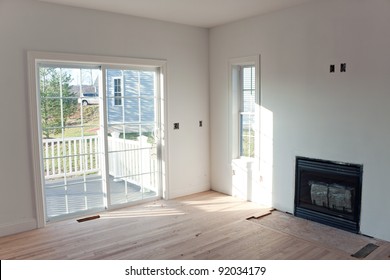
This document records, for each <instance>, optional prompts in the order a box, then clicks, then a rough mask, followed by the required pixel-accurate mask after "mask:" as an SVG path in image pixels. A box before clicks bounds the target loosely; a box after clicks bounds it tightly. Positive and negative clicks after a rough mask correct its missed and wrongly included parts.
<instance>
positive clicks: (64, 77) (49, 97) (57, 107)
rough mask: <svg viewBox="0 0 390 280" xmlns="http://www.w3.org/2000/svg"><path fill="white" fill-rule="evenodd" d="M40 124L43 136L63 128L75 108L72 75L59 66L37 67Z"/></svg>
mask: <svg viewBox="0 0 390 280" xmlns="http://www.w3.org/2000/svg"><path fill="white" fill-rule="evenodd" d="M39 77H40V79H39V80H40V87H39V88H40V95H41V124H42V131H43V135H44V137H45V138H50V135H51V134H57V133H60V132H61V131H62V128H64V129H65V127H64V124H65V123H66V121H67V119H68V118H69V116H71V115H72V114H74V113H75V112H76V110H77V97H76V96H75V94H74V93H72V92H71V90H70V89H71V86H70V82H71V81H72V76H71V75H70V74H69V73H67V72H66V71H63V70H62V69H60V68H54V67H41V68H39Z"/></svg>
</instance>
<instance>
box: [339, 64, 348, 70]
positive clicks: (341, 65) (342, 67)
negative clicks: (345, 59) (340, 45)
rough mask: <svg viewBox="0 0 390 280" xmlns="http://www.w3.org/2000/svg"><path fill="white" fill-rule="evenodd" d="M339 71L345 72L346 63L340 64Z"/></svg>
mask: <svg viewBox="0 0 390 280" xmlns="http://www.w3.org/2000/svg"><path fill="white" fill-rule="evenodd" d="M340 72H347V64H346V63H341V64H340Z"/></svg>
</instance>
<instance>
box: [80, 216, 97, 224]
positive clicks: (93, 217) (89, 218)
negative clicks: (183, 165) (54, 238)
mask: <svg viewBox="0 0 390 280" xmlns="http://www.w3.org/2000/svg"><path fill="white" fill-rule="evenodd" d="M99 218H100V216H99V215H96V216H90V217H86V218H82V219H78V220H77V221H78V222H79V223H82V222H86V221H90V220H95V219H99Z"/></svg>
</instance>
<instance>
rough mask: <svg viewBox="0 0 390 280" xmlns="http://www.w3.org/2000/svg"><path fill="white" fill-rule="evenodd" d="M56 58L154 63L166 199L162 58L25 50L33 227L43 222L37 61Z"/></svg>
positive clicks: (119, 64) (70, 61)
mask: <svg viewBox="0 0 390 280" xmlns="http://www.w3.org/2000/svg"><path fill="white" fill-rule="evenodd" d="M58 61H60V62H61V64H62V63H66V64H73V65H93V66H96V65H106V66H108V65H112V66H116V67H127V66H128V65H131V66H132V67H133V66H134V67H140V68H144V67H157V68H159V70H160V71H159V77H158V79H159V82H160V84H161V90H160V91H159V95H160V96H159V98H160V100H161V110H159V117H160V125H161V131H160V133H161V135H160V139H161V165H162V166H161V175H162V179H161V185H162V186H161V188H162V190H161V195H162V197H163V198H164V199H169V189H168V186H169V184H168V181H169V178H168V174H169V166H168V161H167V159H168V152H169V151H168V144H167V143H168V142H167V141H168V134H167V131H165V129H164V128H165V127H167V126H166V124H167V120H168V115H167V110H166V108H167V105H168V98H167V80H168V79H167V61H165V60H153V59H136V58H128V57H110V56H94V55H80V54H68V53H52V52H39V51H28V52H27V63H28V64H27V65H28V91H29V92H28V93H29V108H30V114H31V115H30V116H31V118H30V130H31V131H30V133H31V138H30V140H31V141H30V143H31V153H32V155H31V156H32V170H33V180H34V181H33V186H34V194H35V209H36V227H37V228H42V227H45V225H46V215H45V207H44V199H45V198H44V193H43V190H42V173H41V170H42V166H41V162H42V161H41V155H40V141H39V139H40V135H39V134H40V125H39V121H38V120H39V114H38V112H39V108H38V106H39V105H38V102H37V101H38V98H39V97H38V96H37V92H39V84H38V83H37V78H38V75H39V72H38V71H37V69H38V64H39V63H41V62H45V63H57V62H58Z"/></svg>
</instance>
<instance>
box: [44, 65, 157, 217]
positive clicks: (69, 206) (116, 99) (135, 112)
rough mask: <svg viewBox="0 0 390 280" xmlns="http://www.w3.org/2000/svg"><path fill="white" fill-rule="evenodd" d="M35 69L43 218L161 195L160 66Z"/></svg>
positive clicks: (52, 66)
mask: <svg viewBox="0 0 390 280" xmlns="http://www.w3.org/2000/svg"><path fill="white" fill-rule="evenodd" d="M37 69H38V70H37V71H38V73H39V75H38V79H37V80H38V84H39V86H38V87H37V88H38V89H39V90H38V91H39V94H38V96H39V98H37V100H39V101H38V107H39V110H38V115H39V118H38V119H39V121H38V127H39V128H40V132H39V136H40V155H41V172H42V174H41V175H42V185H43V186H42V189H43V194H44V200H45V201H44V203H45V210H46V211H45V212H46V220H47V221H49V220H54V219H58V218H64V217H68V216H70V215H75V216H77V215H81V214H85V213H87V212H96V211H101V210H103V209H107V208H110V207H116V206H118V205H124V204H129V203H133V202H138V201H143V200H145V199H148V198H155V197H158V196H160V186H161V176H160V174H161V172H160V169H161V168H160V162H161V156H160V152H159V151H160V149H159V147H160V140H159V137H158V135H160V117H159V116H160V109H161V108H160V106H161V103H160V98H159V84H160V83H159V81H158V77H159V75H158V71H159V69H158V68H152V67H148V68H144V69H142V68H136V67H131V66H128V67H121V68H115V67H106V66H105V65H97V66H96V65H94V66H91V65H82V64H81V65H69V64H67V63H61V62H56V63H55V64H54V63H52V62H51V63H41V64H38V67H37Z"/></svg>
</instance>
